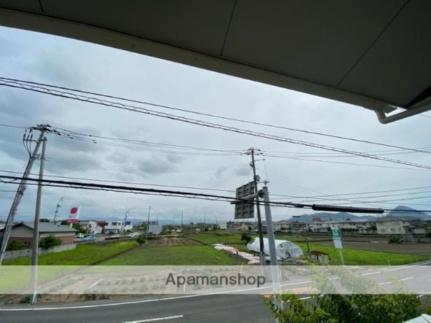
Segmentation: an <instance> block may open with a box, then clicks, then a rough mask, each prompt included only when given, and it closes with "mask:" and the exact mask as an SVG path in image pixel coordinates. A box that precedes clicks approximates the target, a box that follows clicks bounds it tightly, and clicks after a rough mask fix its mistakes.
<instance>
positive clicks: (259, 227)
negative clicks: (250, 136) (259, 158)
mask: <svg viewBox="0 0 431 323" xmlns="http://www.w3.org/2000/svg"><path fill="white" fill-rule="evenodd" d="M247 153H248V154H250V155H251V163H250V166H251V168H252V169H253V182H254V191H255V193H256V212H257V230H258V233H259V247H260V248H259V249H260V263H261V265H263V264H265V251H264V244H263V232H262V218H261V216H260V206H259V194H258V192H259V191H258V186H257V183H258V177H257V175H256V163H255V160H254V154H255V149H254V148H249V150H248V152H247Z"/></svg>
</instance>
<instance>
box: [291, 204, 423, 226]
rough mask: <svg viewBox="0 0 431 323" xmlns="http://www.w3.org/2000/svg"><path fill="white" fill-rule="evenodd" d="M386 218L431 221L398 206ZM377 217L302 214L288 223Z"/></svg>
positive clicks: (344, 214) (354, 220)
mask: <svg viewBox="0 0 431 323" xmlns="http://www.w3.org/2000/svg"><path fill="white" fill-rule="evenodd" d="M386 216H387V217H392V218H394V217H395V218H403V219H404V218H410V219H413V218H417V219H421V220H431V216H430V215H429V214H428V213H425V212H419V211H417V210H415V209H412V208H410V207H408V206H403V205H399V206H397V207H396V208H394V209H392V211H390V212H389V213H388V214H387V215H386ZM376 218H377V217H376V216H373V215H355V214H352V213H346V212H336V213H332V212H317V213H312V214H302V215H297V216H293V217H292V218H290V219H289V220H288V221H289V222H294V221H297V222H302V223H311V222H313V219H320V221H322V222H325V221H352V222H358V221H368V220H375V219H376ZM379 218H380V219H383V218H384V217H381V216H379Z"/></svg>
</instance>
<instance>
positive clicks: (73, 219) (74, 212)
mask: <svg viewBox="0 0 431 323" xmlns="http://www.w3.org/2000/svg"><path fill="white" fill-rule="evenodd" d="M66 221H67V223H77V222H79V206H74V207H72V208H71V209H70V212H69V217H68V218H67V220H66Z"/></svg>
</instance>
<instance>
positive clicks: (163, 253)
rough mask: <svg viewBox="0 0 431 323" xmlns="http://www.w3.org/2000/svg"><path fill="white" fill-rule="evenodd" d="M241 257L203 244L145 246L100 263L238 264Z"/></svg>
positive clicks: (241, 262)
mask: <svg viewBox="0 0 431 323" xmlns="http://www.w3.org/2000/svg"><path fill="white" fill-rule="evenodd" d="M243 263H244V262H243V261H242V260H241V258H239V257H236V256H233V255H229V254H227V253H225V252H223V251H219V250H216V249H214V248H213V247H211V246H204V245H183V246H181V245H179V246H170V247H165V246H147V247H141V248H137V249H135V250H132V251H130V252H128V253H125V254H123V255H119V256H117V257H114V258H112V259H109V260H107V261H104V262H102V263H101V265H191V266H192V265H240V264H243Z"/></svg>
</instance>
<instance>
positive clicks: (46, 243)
mask: <svg viewBox="0 0 431 323" xmlns="http://www.w3.org/2000/svg"><path fill="white" fill-rule="evenodd" d="M59 245H61V240H60V239H59V238H57V237H55V236H53V235H50V236H48V237H46V238H43V239H42V240H40V242H39V247H41V248H42V249H49V248H52V247H55V246H59Z"/></svg>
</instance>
